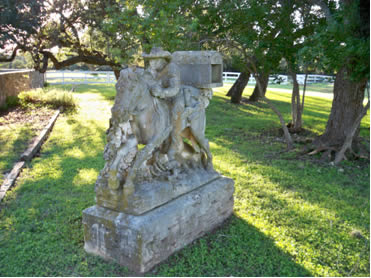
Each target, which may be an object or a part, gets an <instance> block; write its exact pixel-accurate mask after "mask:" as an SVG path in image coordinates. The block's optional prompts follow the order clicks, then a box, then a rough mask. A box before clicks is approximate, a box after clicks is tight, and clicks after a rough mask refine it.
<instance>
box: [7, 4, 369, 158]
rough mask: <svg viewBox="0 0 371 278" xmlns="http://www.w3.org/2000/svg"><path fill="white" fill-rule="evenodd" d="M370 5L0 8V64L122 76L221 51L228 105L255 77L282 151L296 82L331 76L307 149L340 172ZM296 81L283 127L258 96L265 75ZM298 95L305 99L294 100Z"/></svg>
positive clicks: (365, 75)
mask: <svg viewBox="0 0 371 278" xmlns="http://www.w3.org/2000/svg"><path fill="white" fill-rule="evenodd" d="M369 11H370V9H369V1H364V0H341V1H335V0H303V1H294V0H259V1H258V0H185V1H179V0H173V1H159V0H133V1H115V0H107V1H101V0H86V1H78V0H55V1H42V0H30V1H21V0H8V1H5V2H4V1H3V2H1V3H0V13H1V15H2V16H1V18H0V50H1V53H2V55H1V57H0V62H10V61H14V59H15V57H16V56H17V55H19V54H21V53H23V54H25V53H27V55H28V57H30V59H29V60H31V61H32V64H33V67H34V68H35V69H36V70H38V71H40V72H45V71H46V69H47V68H48V67H54V68H55V69H62V68H66V67H71V66H72V65H76V64H81V63H84V64H88V65H95V66H104V67H106V66H107V67H110V68H111V69H112V70H113V71H114V72H115V75H116V77H117V78H118V76H119V72H120V70H121V69H122V68H124V67H126V66H127V65H130V64H138V63H142V62H141V60H140V53H141V52H142V51H149V50H150V48H151V47H152V46H154V45H158V46H162V47H163V48H165V49H167V50H169V51H175V50H184V49H188V50H204V49H205V50H206V49H216V50H218V51H220V52H221V53H222V54H223V55H224V57H225V59H226V61H228V65H229V67H231V68H233V69H236V70H238V71H240V72H241V75H240V77H239V78H238V80H237V81H236V82H235V84H234V85H233V86H232V87H231V89H230V91H229V92H228V95H229V96H230V97H231V101H232V102H233V103H240V101H241V97H242V92H243V90H244V88H245V86H246V85H247V83H248V81H249V78H250V77H251V76H253V77H254V78H255V80H256V87H255V89H254V91H253V94H252V95H251V96H250V101H263V102H266V103H267V104H268V105H269V106H270V107H271V108H272V110H273V111H274V112H275V113H276V114H277V115H278V117H279V118H280V121H281V125H282V129H283V130H284V133H285V138H286V142H287V146H288V149H291V148H292V147H293V142H292V139H291V136H290V134H291V133H293V132H300V131H301V130H302V128H303V122H302V114H303V112H304V103H305V85H304V86H303V87H304V88H300V85H299V83H298V81H297V77H296V76H297V74H298V73H299V72H300V73H302V72H304V73H310V72H314V71H324V72H327V73H333V74H336V79H335V84H334V99H333V105H332V110H331V113H330V116H329V120H328V123H327V126H326V130H325V131H324V133H323V134H322V135H320V136H318V137H317V138H316V139H315V140H314V142H313V144H312V146H311V147H310V148H309V149H308V152H309V151H310V152H311V153H312V154H314V153H318V152H322V153H323V157H329V158H330V159H332V160H335V162H336V163H337V162H340V161H341V160H342V159H344V158H345V157H346V156H348V157H354V156H358V155H359V153H360V149H361V147H360V142H359V140H358V133H359V125H360V121H361V119H362V117H363V116H364V115H365V114H366V113H367V109H368V108H369V103H368V104H367V105H365V106H364V105H363V100H364V97H365V92H366V91H367V92H368V81H369V73H370V68H369V60H370V59H369V45H370V42H369V40H370V39H369V37H370V33H369V30H370V27H369V19H370V15H369ZM279 71H281V72H282V71H285V72H287V73H288V74H289V75H290V76H291V78H292V80H293V91H292V99H291V101H292V104H291V107H292V109H291V110H292V113H291V114H292V117H291V118H292V119H291V123H289V125H287V124H286V123H285V122H284V121H283V118H282V116H281V114H280V112H279V111H278V110H277V109H276V108H275V107H274V106H273V104H272V103H271V102H270V100H269V99H267V97H266V96H265V92H266V89H267V86H268V78H269V75H270V74H272V73H277V72H279ZM301 89H302V90H303V94H302V96H301V95H300V90H301Z"/></svg>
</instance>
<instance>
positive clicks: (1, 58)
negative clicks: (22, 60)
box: [0, 44, 21, 62]
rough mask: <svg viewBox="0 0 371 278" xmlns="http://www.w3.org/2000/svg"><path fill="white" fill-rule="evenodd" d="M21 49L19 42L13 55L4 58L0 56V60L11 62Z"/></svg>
mask: <svg viewBox="0 0 371 278" xmlns="http://www.w3.org/2000/svg"><path fill="white" fill-rule="evenodd" d="M19 49H21V48H20V46H19V45H18V44H17V46H16V47H15V48H14V49H13V53H12V55H11V56H10V57H9V58H6V57H5V58H3V57H0V62H11V61H13V60H14V59H15V57H16V56H17V51H18V50H19Z"/></svg>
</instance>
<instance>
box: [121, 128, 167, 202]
mask: <svg viewBox="0 0 371 278" xmlns="http://www.w3.org/2000/svg"><path fill="white" fill-rule="evenodd" d="M171 130H172V127H171V126H169V127H167V128H166V129H165V130H164V131H159V132H158V134H157V135H156V136H155V137H154V138H153V139H152V140H151V141H150V142H149V143H148V144H147V145H146V146H145V147H144V148H143V149H141V150H140V151H139V152H138V153H137V155H136V157H135V159H134V163H133V165H132V167H131V169H130V171H129V173H128V176H127V177H126V180H125V184H124V194H125V195H126V196H128V195H131V194H132V193H134V191H135V185H134V180H135V177H136V175H137V172H138V170H139V168H140V167H141V166H142V164H143V163H144V162H145V161H146V160H147V159H148V158H149V157H150V155H151V154H152V153H153V151H154V150H155V149H156V148H157V147H159V146H160V145H161V144H162V143H163V142H164V141H165V140H166V138H168V136H169V135H170V132H171Z"/></svg>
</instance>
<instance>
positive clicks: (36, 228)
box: [0, 120, 311, 276]
mask: <svg viewBox="0 0 371 278" xmlns="http://www.w3.org/2000/svg"><path fill="white" fill-rule="evenodd" d="M66 123H67V124H68V125H69V126H70V127H71V130H72V132H71V134H72V138H71V137H66V138H57V137H53V136H52V137H51V138H50V139H49V140H48V142H47V143H46V145H45V147H44V148H43V150H42V151H41V154H40V157H38V158H36V159H35V160H34V161H33V162H32V163H31V164H30V165H29V167H30V168H29V169H27V170H26V171H25V172H24V174H23V175H22V178H21V179H20V181H19V184H20V185H19V186H18V187H17V188H15V190H13V191H12V192H11V194H10V195H8V196H7V197H6V199H5V202H4V203H3V204H1V209H2V210H1V212H0V273H2V275H5V276H127V275H136V274H135V273H130V272H129V271H128V270H127V269H126V268H125V267H121V266H119V265H117V264H115V263H112V262H111V263H109V262H106V261H104V260H103V259H100V258H98V257H94V256H91V255H88V254H86V253H85V251H84V250H83V244H84V240H83V228H82V223H81V220H82V210H84V209H85V208H88V207H90V206H92V205H94V204H95V202H94V183H95V180H96V178H97V175H98V172H99V171H100V170H101V169H102V167H103V165H104V161H103V158H102V152H103V146H104V142H103V141H104V138H105V134H104V131H105V130H104V129H103V128H102V127H100V126H98V125H96V124H94V122H87V123H84V124H80V123H78V122H76V121H71V120H66ZM96 137H98V138H99V139H96ZM71 150H73V152H71ZM5 262H6V263H5ZM149 275H160V276H162V275H174V276H190V275H192V276H230V275H234V276H310V275H311V274H310V273H309V272H308V271H307V270H306V269H305V268H303V267H302V266H300V265H297V264H296V263H295V262H294V259H293V258H292V257H291V256H290V255H288V254H287V253H285V252H284V251H282V250H281V249H280V248H279V247H277V246H276V245H275V243H274V242H273V240H272V239H270V238H268V237H267V236H265V235H264V234H262V233H261V232H259V231H258V230H257V229H256V228H255V227H253V226H252V225H250V224H248V223H247V222H246V221H245V220H243V219H240V218H238V217H236V216H232V218H231V219H230V220H229V221H228V222H227V223H225V225H223V227H222V228H221V229H217V230H215V231H214V232H213V233H212V234H209V235H207V236H206V237H204V238H202V239H200V240H198V241H196V242H195V243H193V244H192V245H191V246H189V247H187V248H186V249H184V250H182V251H180V252H178V253H177V254H176V255H175V256H173V257H171V258H170V259H169V260H168V261H166V262H164V263H162V264H161V265H159V266H158V267H157V268H156V269H155V270H153V271H152V272H150V273H149Z"/></svg>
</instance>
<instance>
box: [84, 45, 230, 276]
mask: <svg viewBox="0 0 371 278" xmlns="http://www.w3.org/2000/svg"><path fill="white" fill-rule="evenodd" d="M143 58H144V60H145V62H146V64H147V67H146V69H144V70H143V69H141V68H135V67H131V68H127V69H124V70H122V71H121V74H120V78H119V80H118V81H117V84H116V91H117V94H116V99H115V104H114V106H113V108H112V117H111V119H110V127H109V129H108V131H107V132H108V136H107V145H106V147H105V149H104V159H105V161H106V163H105V166H104V168H103V169H102V171H101V172H100V175H99V177H98V179H97V182H96V185H95V192H96V203H97V205H95V206H93V207H90V208H87V209H85V210H84V211H83V224H84V238H85V246H84V248H85V250H86V251H87V252H88V253H91V254H96V255H99V256H101V257H103V258H105V259H110V260H114V261H116V262H118V263H119V264H121V265H124V266H127V267H128V268H129V269H131V270H133V271H136V272H146V271H148V270H150V269H151V268H152V267H153V266H155V265H156V264H158V263H159V262H161V261H163V260H165V259H166V258H167V257H168V256H169V255H171V254H172V253H174V252H175V251H177V250H179V249H181V248H183V247H184V246H186V245H187V244H189V243H191V242H192V241H194V240H195V239H197V238H199V237H201V236H202V235H203V234H205V233H206V232H208V231H210V230H212V229H213V228H215V227H217V226H218V225H220V224H221V223H222V222H223V221H224V220H225V219H226V218H228V217H229V216H230V215H231V213H232V211H233V192H234V182H233V180H231V179H229V178H226V177H224V176H222V175H220V174H219V173H218V172H216V171H215V170H214V168H213V164H212V155H211V153H210V149H209V143H208V140H207V139H206V138H205V124H206V117H205V108H206V107H207V106H208V104H209V100H210V98H211V97H212V90H211V88H213V87H217V86H222V72H223V68H222V67H223V64H222V57H221V55H220V54H219V53H218V52H215V51H178V52H174V53H173V54H171V53H170V52H167V51H164V50H162V49H161V48H153V49H152V50H151V52H150V53H149V54H143Z"/></svg>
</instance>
